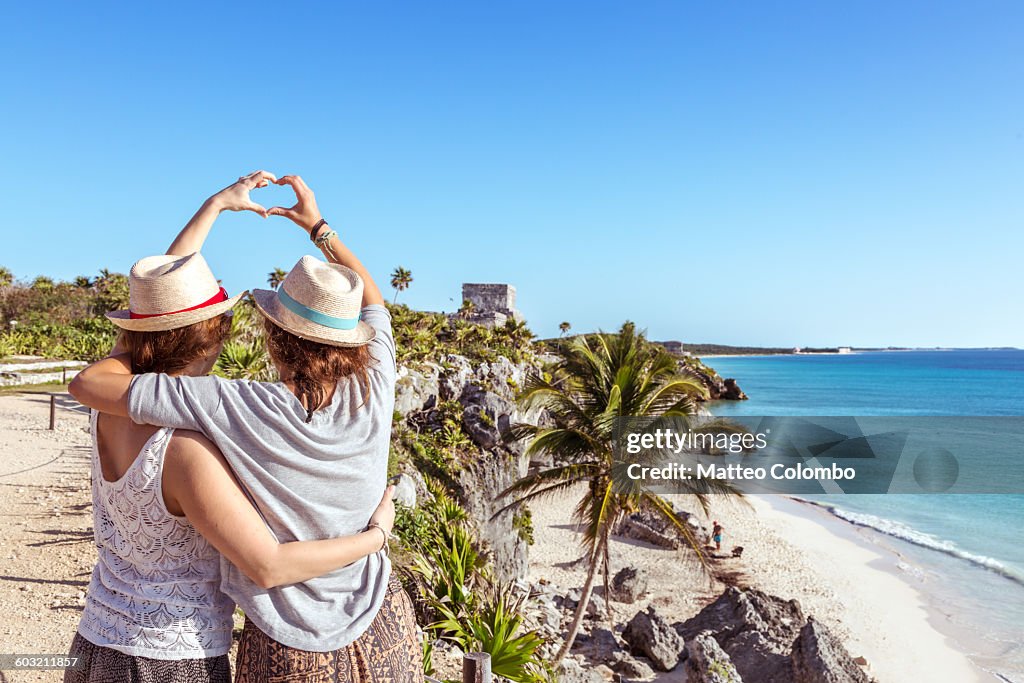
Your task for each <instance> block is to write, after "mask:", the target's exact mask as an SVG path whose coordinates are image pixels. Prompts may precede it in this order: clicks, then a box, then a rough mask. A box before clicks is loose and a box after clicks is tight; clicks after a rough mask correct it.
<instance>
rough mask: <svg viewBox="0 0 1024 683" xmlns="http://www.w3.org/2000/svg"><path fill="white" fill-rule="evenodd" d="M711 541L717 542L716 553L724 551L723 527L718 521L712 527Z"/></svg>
mask: <svg viewBox="0 0 1024 683" xmlns="http://www.w3.org/2000/svg"><path fill="white" fill-rule="evenodd" d="M711 540H712V541H714V542H715V552H721V550H722V525H721V524H719V523H718V520H717V519H716V520H715V521H714V522H713V524H712V527H711Z"/></svg>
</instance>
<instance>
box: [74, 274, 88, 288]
mask: <svg viewBox="0 0 1024 683" xmlns="http://www.w3.org/2000/svg"><path fill="white" fill-rule="evenodd" d="M74 285H75V287H78V288H79V289H89V288H90V287H92V278H91V277H89V276H88V275H78V276H76V277H75V279H74Z"/></svg>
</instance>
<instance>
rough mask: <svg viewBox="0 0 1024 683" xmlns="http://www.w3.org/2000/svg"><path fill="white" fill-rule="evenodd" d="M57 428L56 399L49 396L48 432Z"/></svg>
mask: <svg viewBox="0 0 1024 683" xmlns="http://www.w3.org/2000/svg"><path fill="white" fill-rule="evenodd" d="M56 426H57V397H56V396H54V395H53V394H50V431H51V432H52V431H53V430H54V428H56Z"/></svg>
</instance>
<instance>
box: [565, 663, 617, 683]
mask: <svg viewBox="0 0 1024 683" xmlns="http://www.w3.org/2000/svg"><path fill="white" fill-rule="evenodd" d="M558 681H559V683H605V680H604V676H602V675H601V673H600V672H599V671H595V670H594V669H592V668H591V667H589V666H587V665H585V664H582V663H580V662H578V661H577V660H575V659H572V658H570V657H566V658H565V659H563V660H562V663H561V664H560V665H559V667H558Z"/></svg>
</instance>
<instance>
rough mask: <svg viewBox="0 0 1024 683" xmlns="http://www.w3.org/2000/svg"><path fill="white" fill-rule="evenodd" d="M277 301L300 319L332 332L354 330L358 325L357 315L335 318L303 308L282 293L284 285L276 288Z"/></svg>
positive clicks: (286, 294) (285, 293)
mask: <svg viewBox="0 0 1024 683" xmlns="http://www.w3.org/2000/svg"><path fill="white" fill-rule="evenodd" d="M277 300H278V301H280V302H281V305H282V306H284V307H285V308H287V309H288V310H289V311H291V312H292V313H294V314H295V315H297V316H299V317H300V318H305V319H306V320H308V321H310V322H312V323H316V324H317V325H323V326H324V327H330V328H331V329H333V330H354V329H355V328H356V325H358V324H359V316H358V315H357V316H356V317H354V318H336V317H334V316H333V315H327V314H326V313H321V312H320V311H314V310H313V309H312V308H310V307H309V306H303V305H302V304H300V303H299V302H298V301H296V300H295V299H293V298H291V297H290V296H288V293H287V292H286V291H284V285H282V286H280V287H278V288H277Z"/></svg>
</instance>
